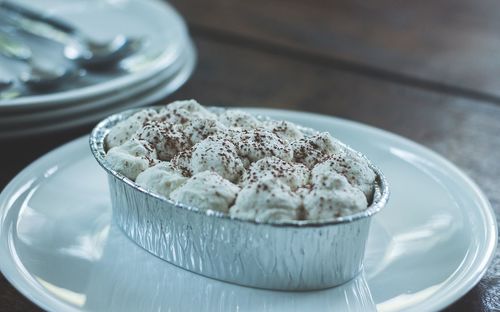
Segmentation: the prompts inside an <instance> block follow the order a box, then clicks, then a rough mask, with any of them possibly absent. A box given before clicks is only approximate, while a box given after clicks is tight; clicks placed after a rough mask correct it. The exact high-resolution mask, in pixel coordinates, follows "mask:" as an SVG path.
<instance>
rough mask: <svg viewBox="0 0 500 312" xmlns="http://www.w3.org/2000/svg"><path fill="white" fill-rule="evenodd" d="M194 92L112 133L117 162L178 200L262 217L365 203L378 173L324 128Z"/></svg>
mask: <svg viewBox="0 0 500 312" xmlns="http://www.w3.org/2000/svg"><path fill="white" fill-rule="evenodd" d="M302 129H303V128H301V127H299V126H297V125H295V124H294V123H291V122H288V121H274V120H265V121H262V119H259V118H256V117H254V116H252V115H250V114H248V113H246V112H244V111H241V110H225V111H220V110H219V111H217V110H211V111H209V110H207V109H206V108H204V107H203V106H201V105H200V104H198V103H197V102H196V101H194V100H187V101H177V102H174V103H172V104H169V105H167V106H166V107H164V108H161V109H144V110H142V111H140V112H138V113H136V114H134V115H132V116H131V117H129V118H128V119H126V120H123V121H122V122H120V123H118V124H117V125H116V126H115V127H114V128H113V129H112V130H111V131H110V133H109V135H108V137H107V146H108V148H110V149H109V151H108V154H107V161H108V162H109V163H110V164H111V167H112V168H113V169H114V170H116V171H118V172H120V173H122V174H123V175H125V176H126V177H128V178H130V179H131V180H134V181H135V182H136V183H137V184H138V185H140V186H142V187H143V188H145V189H147V190H149V191H150V192H153V193H156V194H158V195H162V196H164V197H166V198H169V199H171V200H174V201H178V202H181V203H184V204H186V205H189V206H195V207H198V208H199V209H211V210H217V211H222V212H225V213H228V214H229V215H230V216H231V217H233V218H241V219H247V220H248V219H249V220H256V221H259V222H283V221H289V220H302V219H311V220H320V219H330V218H335V217H339V216H344V215H346V214H352V213H355V212H357V211H361V210H363V209H366V208H367V206H368V202H370V201H371V198H372V194H373V189H374V181H375V173H374V172H373V171H372V170H371V169H370V166H369V164H368V161H367V160H366V159H365V158H364V157H362V156H360V155H358V154H357V153H355V152H353V151H351V150H350V149H348V148H347V147H346V146H345V145H343V144H342V143H340V142H339V141H338V140H336V139H334V138H333V137H332V136H331V135H330V134H328V133H327V132H322V133H316V132H312V131H309V130H307V131H303V130H302Z"/></svg>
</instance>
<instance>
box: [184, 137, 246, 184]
mask: <svg viewBox="0 0 500 312" xmlns="http://www.w3.org/2000/svg"><path fill="white" fill-rule="evenodd" d="M190 154H191V157H190V158H191V159H190V162H189V165H188V167H187V168H186V167H183V169H184V170H185V169H187V170H189V172H190V173H191V174H196V173H199V172H203V171H207V170H210V171H213V172H216V173H217V174H219V175H220V176H221V177H223V178H224V179H227V180H229V181H232V182H237V181H238V179H239V177H240V176H241V175H242V173H243V171H244V170H245V168H244V167H243V162H242V161H241V159H240V158H239V157H238V153H237V151H236V147H235V146H234V144H233V143H232V142H231V141H229V140H228V139H226V138H220V137H208V138H206V139H205V140H203V141H201V142H199V143H197V144H196V145H195V146H193V147H192V149H191V153H190Z"/></svg>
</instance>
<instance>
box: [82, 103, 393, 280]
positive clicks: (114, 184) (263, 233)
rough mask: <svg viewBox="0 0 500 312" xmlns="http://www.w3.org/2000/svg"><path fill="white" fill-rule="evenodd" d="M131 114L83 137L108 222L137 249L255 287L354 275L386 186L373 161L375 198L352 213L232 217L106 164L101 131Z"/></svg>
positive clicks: (382, 203)
mask: <svg viewBox="0 0 500 312" xmlns="http://www.w3.org/2000/svg"><path fill="white" fill-rule="evenodd" d="M153 108H154V107H153ZM156 109H159V107H156ZM137 111H138V110H137V109H135V110H128V111H125V112H123V113H118V114H115V115H113V116H110V117H108V118H106V119H105V120H103V121H102V122H100V123H99V124H98V125H97V126H96V127H95V128H94V130H93V131H92V133H91V135H90V148H91V150H92V153H93V155H94V157H95V158H96V160H97V162H98V163H99V164H100V165H101V166H102V167H103V168H104V169H105V171H106V172H107V174H108V182H109V186H110V191H111V203H112V206H113V219H114V221H115V222H116V224H117V225H118V226H119V227H120V228H121V229H122V230H123V231H124V233H125V234H126V235H127V236H128V237H129V238H130V239H132V240H133V241H134V242H135V243H137V244H138V245H139V246H141V247H143V248H144V249H146V250H148V251H149V252H151V253H152V254H154V255H156V256H158V257H160V258H162V259H164V260H166V261H168V262H170V263H172V264H175V265H177V266H179V267H182V268H184V269H187V270H189V271H191V272H195V273H198V274H201V275H205V276H208V277H212V278H216V279H220V280H224V281H228V282H231V283H235V284H240V285H246V286H253V287H258V288H267V289H281V290H312V289H321V288H327V287H332V286H336V285H340V284H342V283H344V282H346V281H348V280H351V279H352V278H353V277H355V276H356V275H357V274H358V273H359V272H360V270H361V268H362V264H363V256H364V250H365V244H366V240H367V237H368V232H369V228H370V222H371V219H372V216H373V215H374V214H376V213H377V212H378V211H379V210H380V209H382V208H383V207H384V206H385V204H386V202H387V200H388V196H389V189H388V184H387V182H386V180H385V178H384V176H383V174H382V173H381V172H380V170H379V169H377V168H376V167H375V166H373V165H370V166H371V168H372V169H373V170H374V171H375V173H376V174H377V180H376V183H375V186H374V187H375V195H374V198H373V200H372V202H371V204H370V206H369V207H368V208H367V209H366V210H365V211H362V212H359V213H357V214H353V215H350V216H346V217H341V218H336V219H332V220H326V221H322V222H316V221H308V220H304V221H289V222H287V223H280V224H276V223H274V224H273V223H258V222H254V221H242V220H238V219H231V218H230V217H229V216H227V215H226V214H223V213H218V212H214V211H210V210H209V211H200V210H199V209H197V208H196V207H191V206H186V205H182V204H180V203H175V202H173V201H171V200H168V199H166V198H164V197H162V196H158V195H155V194H153V193H151V192H148V191H147V190H145V189H143V188H141V187H139V186H138V185H136V184H135V183H134V182H133V181H131V180H129V179H127V178H125V177H124V176H122V175H121V174H119V173H117V172H116V171H115V170H113V169H112V168H111V167H110V166H109V164H108V163H107V162H106V160H105V157H106V148H105V142H104V140H105V138H106V135H108V133H109V131H110V129H111V128H112V127H113V126H114V125H115V124H117V123H118V122H120V121H121V120H124V119H126V118H127V117H129V116H131V115H132V114H134V113H135V112H137ZM308 133H310V132H308ZM346 148H348V147H346Z"/></svg>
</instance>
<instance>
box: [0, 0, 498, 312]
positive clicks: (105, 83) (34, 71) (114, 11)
mask: <svg viewBox="0 0 500 312" xmlns="http://www.w3.org/2000/svg"><path fill="white" fill-rule="evenodd" d="M499 12H500V2H499V1H488V0H480V1H464V0H456V1H452V0H439V1H412V2H409V1H406V2H401V1H391V0H387V1H385V0H382V1H375V2H374V1H337V0H335V1H319V0H311V1H299V0H287V1H284V0H266V1H263V0H255V1H231V0H212V1H193V0H183V1H181V0H174V1H170V2H168V3H167V2H166V1H153V0H147V1H141V0H108V1H105V0H74V1H65V0H37V1H29V0H23V1H21V0H9V1H2V0H0V144H2V148H1V156H0V157H1V158H0V161H1V162H2V168H1V174H0V189H1V188H3V187H4V186H5V185H6V183H7V182H8V181H9V180H10V179H12V177H13V176H14V175H15V174H16V173H17V172H18V171H19V170H21V169H22V168H24V167H25V166H26V165H28V164H29V163H30V162H31V161H33V160H34V159H36V158H38V157H39V156H41V155H43V154H45V153H46V152H48V151H49V150H51V149H53V148H55V147H57V146H59V145H61V144H63V143H65V142H68V141H70V140H72V139H74V138H77V137H80V136H82V135H86V134H88V132H89V131H90V130H91V129H92V127H93V126H94V125H95V124H96V123H97V122H98V121H99V120H100V119H102V118H104V117H105V116H107V115H109V114H111V113H113V112H116V111H120V110H123V109H126V108H132V107H138V106H144V105H154V104H164V103H168V102H170V101H172V100H176V99H187V98H194V99H196V100H198V101H199V102H200V103H202V104H204V105H222V106H260V107H275V108H285V109H294V110H303V111H311V112H317V113H321V114H327V115H334V116H338V117H343V118H348V119H351V120H355V121H359V122H363V123H366V124H370V125H373V126H376V127H379V128H383V129H386V130H389V131H391V132H395V133H397V134H400V135H403V136H405V137H408V138H410V139H411V140H414V141H416V142H419V143H421V144H423V145H425V146H427V147H429V148H431V149H433V150H434V151H437V152H438V153H440V154H442V155H443V156H445V157H446V158H448V159H449V160H451V161H452V162H454V163H455V164H457V165H458V166H459V167H460V168H461V169H463V170H464V171H465V172H466V173H467V174H469V175H470V176H471V177H472V178H473V179H474V180H475V181H477V183H478V184H479V185H480V187H481V188H482V189H483V191H484V192H485V193H486V195H487V196H488V197H489V199H490V201H491V203H492V205H493V207H494V209H495V211H496V213H497V216H498V215H499V213H500V194H499V193H498V189H499V188H500V179H499V177H500V162H499V155H500V139H499V137H498V136H499V134H500V88H499V85H500V57H499V56H500V35H499V32H498V29H499V28H500V18H499V16H500V15H499V14H500V13H499ZM12 151H14V152H12ZM499 294H500V257H499V256H498V255H497V256H496V258H495V259H494V261H493V263H492V265H491V267H490V269H489V271H488V272H487V274H486V276H485V277H484V278H483V279H482V280H481V282H480V283H479V284H478V285H477V286H476V287H475V288H474V289H473V290H472V291H471V292H469V293H468V294H467V295H466V296H465V297H463V298H462V299H461V300H460V301H458V302H457V303H456V304H454V305H453V306H451V307H450V308H449V310H450V311H493V310H497V311H498V309H500V298H499V296H500V295H499ZM6 303H9V304H14V303H15V305H17V307H18V308H19V309H18V310H19V311H21V310H24V311H27V310H36V308H35V306H33V305H32V304H31V303H30V302H28V301H27V299H24V297H22V296H21V295H20V294H19V293H17V291H15V290H14V289H13V288H12V287H11V286H10V285H9V284H8V283H7V282H6V281H5V280H0V307H2V306H4V304H6ZM0 310H1V308H0Z"/></svg>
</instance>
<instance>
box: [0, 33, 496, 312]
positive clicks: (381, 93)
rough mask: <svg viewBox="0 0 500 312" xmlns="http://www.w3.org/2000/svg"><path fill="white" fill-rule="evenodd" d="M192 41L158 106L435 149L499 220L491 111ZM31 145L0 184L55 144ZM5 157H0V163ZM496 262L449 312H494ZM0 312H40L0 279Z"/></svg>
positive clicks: (325, 68)
mask: <svg viewBox="0 0 500 312" xmlns="http://www.w3.org/2000/svg"><path fill="white" fill-rule="evenodd" d="M195 40H196V43H197V47H198V50H199V57H200V59H199V63H198V65H197V69H196V71H195V74H194V76H193V77H192V79H191V80H190V81H189V82H188V83H187V84H186V85H185V86H184V87H183V88H182V89H181V90H180V91H179V92H177V93H176V94H175V95H174V96H172V97H169V98H167V99H165V100H164V101H162V102H164V103H166V102H169V101H171V100H173V99H185V98H196V99H198V100H199V101H200V102H201V103H204V104H207V105H228V106H235V105H238V106H263V107H277V108H286V109H298V110H305V111H311V112H318V113H322V114H328V115H334V116H339V117H344V118H349V119H352V120H357V121H360V122H364V123H367V124H371V125H374V126H377V127H380V128H383V129H386V130H389V131H392V132H395V133H398V134H401V135H403V136H406V137H408V138H410V139H412V140H415V141H417V142H419V143H421V144H424V145H426V146H428V147H430V148H432V149H434V150H435V151H437V152H439V153H441V154H442V155H443V156H445V157H446V158H448V159H450V160H451V161H453V162H454V163H455V164H457V165H458V166H459V167H461V168H462V169H463V170H464V171H466V172H467V173H468V174H469V175H470V176H471V177H472V178H473V179H475V180H476V181H477V182H478V184H479V185H480V187H481V188H482V189H483V190H484V191H485V193H486V194H487V195H488V197H489V198H490V200H491V202H492V204H493V206H494V209H495V212H496V214H497V217H498V216H500V193H498V189H499V188H500V181H499V179H498V177H499V176H500V164H499V162H498V155H499V154H500V140H499V139H498V134H499V133H500V123H499V122H498V120H500V107H498V106H497V105H495V104H491V103H488V102H480V101H473V100H470V99H465V98H460V97H457V96H451V95H449V94H443V93H439V92H430V91H428V90H424V89H421V88H415V87H413V86H406V85H404V84H401V83H394V82H390V81H384V80H379V79H377V78H376V77H374V76H370V75H364V74H362V73H358V72H352V71H349V70H346V69H338V68H337V67H336V66H335V65H332V66H330V65H329V63H321V62H319V63H318V62H313V61H310V60H308V59H304V58H302V57H295V56H294V55H291V56H290V55H283V54H281V53H280V51H274V50H262V49H261V48H260V47H259V46H254V45H252V44H248V45H246V44H245V42H237V43H234V42H225V41H224V40H222V39H220V38H213V37H212V36H206V35H203V34H201V35H199V36H196V37H195ZM89 129H90V126H88V127H86V128H84V129H81V130H79V131H77V132H74V133H66V134H61V133H59V134H55V135H51V136H47V137H43V138H39V139H38V138H37V140H36V141H41V142H60V141H65V140H69V139H71V138H73V137H77V136H78V135H80V134H81V133H84V132H86V131H88V130H89ZM31 141H34V138H30V139H29V140H27V141H24V142H17V144H18V147H19V148H23V150H22V151H23V153H26V155H29V156H26V157H25V159H19V160H16V159H13V158H11V160H12V163H11V164H12V166H11V167H12V168H14V169H11V170H10V173H9V174H5V173H2V181H7V180H9V179H10V178H11V176H12V175H13V174H14V172H15V171H17V170H19V169H21V168H22V167H24V166H25V165H27V163H28V161H29V160H31V159H34V158H35V157H37V156H39V155H41V154H43V153H45V151H46V150H47V149H48V148H50V147H51V146H52V145H53V144H55V143H44V144H41V145H39V146H37V145H33V144H32V145H28V142H31ZM58 144H59V143H57V144H56V145H58ZM23 146H24V147H23ZM5 157H6V156H5V155H0V161H1V162H3V161H4V160H5V159H6V158H5ZM3 185H4V184H1V185H0V188H2V187H3ZM499 259H500V255H497V257H496V258H495V260H494V263H493V264H492V266H490V269H489V270H488V273H487V274H486V276H485V277H484V278H483V279H482V280H481V282H480V284H479V285H478V286H476V287H475V288H474V289H473V290H472V291H471V292H469V293H468V294H467V295H466V296H465V297H463V298H462V299H461V300H460V301H458V302H457V303H455V304H454V305H453V306H451V307H450V308H449V311H493V310H494V309H495V308H497V309H498V308H500V299H499V297H498V293H500V286H499V285H500V260H499ZM0 311H39V309H38V308H37V307H36V306H34V305H33V304H32V303H30V302H29V301H28V300H27V299H25V298H24V297H23V296H22V295H20V294H19V293H18V292H17V291H16V290H14V289H13V287H12V286H11V285H10V284H8V283H7V282H6V281H5V280H3V279H1V278H0Z"/></svg>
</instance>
